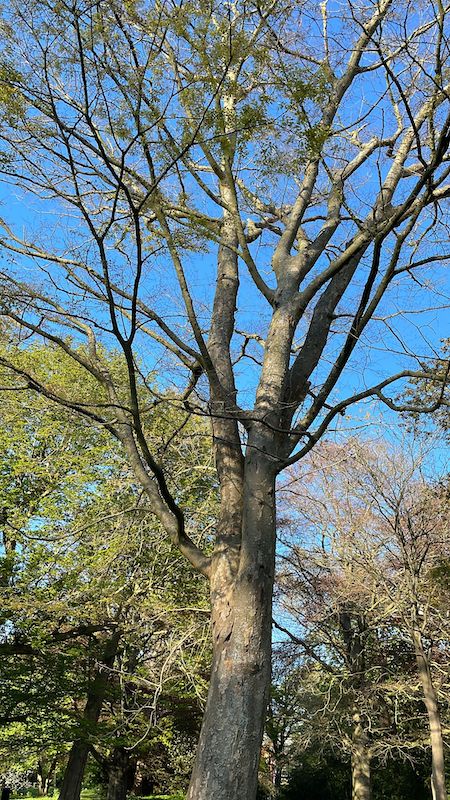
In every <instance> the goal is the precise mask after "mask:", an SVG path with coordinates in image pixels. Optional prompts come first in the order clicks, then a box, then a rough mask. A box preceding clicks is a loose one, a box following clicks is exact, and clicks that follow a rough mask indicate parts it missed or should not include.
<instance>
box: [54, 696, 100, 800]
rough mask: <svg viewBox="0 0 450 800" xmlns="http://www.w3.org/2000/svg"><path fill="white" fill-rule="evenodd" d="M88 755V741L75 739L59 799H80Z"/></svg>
mask: <svg viewBox="0 0 450 800" xmlns="http://www.w3.org/2000/svg"><path fill="white" fill-rule="evenodd" d="M99 715H100V710H99ZM97 719H98V717H97ZM88 755H89V745H88V743H87V742H85V741H83V740H82V739H76V740H75V741H74V743H73V744H72V747H71V749H70V753H69V760H68V762H67V766H66V770H65V772H64V780H63V783H62V786H61V791H60V793H59V797H60V800H80V794H81V787H82V783H83V777H84V771H85V769H86V763H87V759H88Z"/></svg>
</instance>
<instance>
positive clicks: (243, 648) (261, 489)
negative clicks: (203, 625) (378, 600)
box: [187, 456, 275, 800]
mask: <svg viewBox="0 0 450 800" xmlns="http://www.w3.org/2000/svg"><path fill="white" fill-rule="evenodd" d="M244 488H245V498H246V499H245V501H244V513H243V525H242V545H241V555H240V564H239V570H238V573H237V575H236V578H235V581H234V584H233V586H232V587H230V588H229V591H228V593H225V592H221V593H217V594H216V600H215V602H216V607H215V608H214V610H213V611H214V613H213V624H214V627H213V636H214V655H213V665H212V672H211V683H210V689H209V695H208V702H207V707H206V712H205V716H204V720H203V725H202V730H201V734H200V740H199V744H198V749H197V758H196V762H195V767H194V771H193V773H192V778H191V783H190V786H189V791H188V795H187V799H188V800H242V799H243V798H245V800H252V798H254V797H255V795H256V789H257V780H258V763H259V754H260V748H261V741H262V735H263V726H264V717H265V711H266V706H267V701H268V688H269V684H270V660H271V617H272V587H273V575H274V551H275V496H274V475H273V471H271V469H270V468H269V466H268V464H267V462H264V460H263V459H262V458H260V457H259V456H256V457H252V456H248V457H247V464H246V476H245V487H244ZM217 606H219V607H217Z"/></svg>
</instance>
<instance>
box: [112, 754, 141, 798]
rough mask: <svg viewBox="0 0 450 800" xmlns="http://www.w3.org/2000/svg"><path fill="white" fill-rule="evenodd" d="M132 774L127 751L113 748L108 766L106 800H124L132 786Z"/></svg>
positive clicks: (132, 768)
mask: <svg viewBox="0 0 450 800" xmlns="http://www.w3.org/2000/svg"><path fill="white" fill-rule="evenodd" d="M134 773H135V768H134V766H133V764H132V763H131V759H130V753H129V751H128V750H125V748H124V747H115V748H114V750H113V752H112V755H111V758H110V761H109V765H108V790H107V794H106V800H125V798H126V796H127V792H128V790H129V789H131V787H132V785H133V781H134Z"/></svg>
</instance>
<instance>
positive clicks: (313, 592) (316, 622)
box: [282, 440, 449, 798]
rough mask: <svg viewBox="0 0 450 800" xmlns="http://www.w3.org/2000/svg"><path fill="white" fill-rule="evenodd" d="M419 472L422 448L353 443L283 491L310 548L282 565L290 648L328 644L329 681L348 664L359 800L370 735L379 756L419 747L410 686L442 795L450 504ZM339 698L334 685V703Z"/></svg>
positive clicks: (437, 793)
mask: <svg viewBox="0 0 450 800" xmlns="http://www.w3.org/2000/svg"><path fill="white" fill-rule="evenodd" d="M332 460H333V462H334V463H333V466H331V462H332ZM424 469H425V467H424V454H423V453H422V454H421V453H420V451H419V450H418V445H417V443H413V444H411V443H409V448H408V447H407V446H406V444H405V443H404V447H403V449H402V450H401V451H400V450H395V449H391V450H389V448H388V447H387V446H382V445H378V447H375V446H374V444H373V443H372V444H371V445H368V444H367V443H360V442H358V441H356V440H354V441H350V442H347V444H346V446H345V447H339V448H335V449H334V455H333V448H331V450H330V448H328V453H327V457H326V458H324V452H322V453H318V454H317V456H316V459H312V462H311V463H310V473H309V476H308V486H309V488H305V474H304V473H303V474H301V473H298V474H297V475H296V476H295V477H294V476H293V478H292V480H291V481H290V482H289V484H288V485H289V492H291V493H292V497H293V498H294V507H295V506H296V504H297V503H298V512H297V513H298V517H297V520H296V523H294V526H295V525H298V526H299V528H298V529H299V530H302V531H303V536H304V537H305V540H306V541H305V543H304V544H303V543H301V542H299V544H296V543H294V546H293V550H292V552H290V554H289V555H288V556H287V557H286V565H285V568H284V576H283V575H282V586H283V602H284V605H285V607H286V608H287V609H288V611H289V613H291V614H293V615H294V618H295V619H296V621H297V625H300V634H299V635H298V636H295V635H291V638H292V639H293V641H295V642H296V643H297V645H300V646H302V647H303V650H304V652H305V653H307V654H308V655H309V657H312V658H313V659H315V660H316V661H317V662H318V663H319V665H320V664H321V663H323V660H324V654H326V653H327V652H330V648H331V663H330V662H329V661H328V660H326V661H325V663H323V666H324V667H325V668H326V669H328V670H329V671H330V672H331V673H332V675H334V678H336V677H337V676H338V675H341V669H342V667H341V666H340V665H341V664H342V663H344V664H346V669H348V675H349V677H348V678H347V679H346V681H345V684H346V689H345V693H346V694H348V692H349V690H350V693H352V692H353V694H354V692H355V690H356V691H357V695H356V697H355V696H354V697H353V712H352V716H353V719H354V723H355V725H354V730H353V737H352V738H353V740H354V736H355V735H357V734H358V738H360V737H361V736H362V737H363V738H364V741H361V742H355V741H354V744H355V746H356V753H355V752H354V750H353V751H352V764H353V772H354V780H353V786H354V789H353V790H354V796H355V797H359V796H363V797H366V796H367V797H369V796H370V785H369V778H370V764H369V763H368V762H369V760H370V752H372V754H374V753H376V750H377V741H376V740H377V737H379V742H378V754H379V755H380V754H382V753H383V750H384V749H386V750H388V751H389V750H392V749H393V747H397V748H399V749H400V750H401V749H402V748H404V749H407V748H411V747H413V746H417V744H419V745H420V742H421V738H422V737H421V733H420V727H421V723H422V718H421V717H422V715H419V717H418V720H417V722H418V723H419V727H418V728H417V723H416V727H415V729H414V727H413V728H412V730H411V724H410V722H411V720H410V717H411V714H412V713H414V702H411V701H414V698H415V697H416V698H417V692H416V688H415V687H416V684H417V679H419V682H420V686H421V690H422V695H421V699H422V702H423V703H424V704H425V707H426V711H427V716H428V726H427V727H428V735H429V739H430V744H431V755H432V785H433V796H434V797H442V798H443V797H444V796H445V794H444V792H445V770H444V749H443V748H444V744H443V736H442V723H441V710H440V705H441V702H443V703H444V708H445V693H444V692H443V688H444V685H445V678H444V674H445V667H444V666H443V665H444V664H445V663H446V661H447V659H448V635H449V631H448V626H447V622H446V618H445V617H444V616H443V614H442V610H443V607H444V605H445V601H444V596H445V591H446V584H445V581H444V582H443V583H442V582H441V581H440V580H439V579H437V576H438V575H440V574H442V570H444V572H445V569H446V567H445V565H446V563H447V558H448V556H447V550H448V545H449V539H448V532H449V528H448V503H447V500H446V496H445V491H444V489H443V488H442V486H441V485H440V484H439V483H438V484H433V483H431V482H430V480H429V479H428V478H426V477H425V476H424ZM315 480H318V484H317V483H316V485H315V490H314V489H313V488H312V486H313V484H314V481H315ZM310 493H311V494H310ZM297 494H298V495H299V496H298V497H296V495H297ZM311 496H312V497H314V500H313V501H312V502H311V501H310V500H309V499H308V498H310V497H311ZM297 539H298V534H297ZM294 541H295V540H294ZM307 598H309V600H308V599H307ZM336 634H338V635H337V636H336ZM355 648H356V653H355V652H354V651H355ZM328 658H329V656H328ZM355 658H356V661H355ZM342 659H344V661H343V662H342ZM336 667H337V669H336ZM355 680H356V685H355ZM443 681H444V683H443ZM365 682H366V697H365V698H364V683H365ZM439 687H440V688H439ZM361 689H362V690H363V693H362V694H361ZM441 692H442V694H440V693H441ZM343 693H344V689H343V686H341V689H340V691H339V690H338V698H339V695H340V696H341V697H342V695H343ZM334 694H336V689H335V691H334ZM358 694H359V696H358ZM440 698H441V702H440ZM394 702H395V706H394ZM416 702H417V701H416ZM338 705H339V703H338V701H336V705H335V706H334V708H335V709H337V708H338ZM350 705H352V703H351V704H350ZM405 713H406V718H405V719H404V720H403V722H402V715H403V716H405ZM416 714H417V711H416ZM377 717H378V720H379V722H378V723H377ZM380 722H381V725H380ZM383 722H384V725H383ZM383 728H384V730H383ZM344 730H345V727H344ZM369 732H370V742H369V739H368V733H369ZM411 735H412V737H413V738H412V739H411V738H410V737H411ZM408 740H409V741H408ZM358 755H361V757H362V758H364V756H365V762H366V763H365V770H364V774H365V775H366V779H367V780H366V781H363V784H364V783H366V784H367V785H366V787H365V788H364V786H363V787H362V788H360V789H359V790H358V789H357V787H356V788H355V760H359V759H356V758H355V756H358ZM356 766H357V765H356ZM360 766H361V765H360ZM359 771H361V770H359ZM364 792H365V793H364Z"/></svg>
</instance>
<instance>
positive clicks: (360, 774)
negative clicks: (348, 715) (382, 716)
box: [352, 715, 372, 800]
mask: <svg viewBox="0 0 450 800" xmlns="http://www.w3.org/2000/svg"><path fill="white" fill-rule="evenodd" d="M354 720H355V723H356V725H355V728H354V731H353V737H352V800H371V797H372V776H371V768H370V762H371V753H370V745H369V741H368V738H367V733H366V731H365V730H364V727H363V725H362V723H361V721H360V719H359V715H355V717H354Z"/></svg>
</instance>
